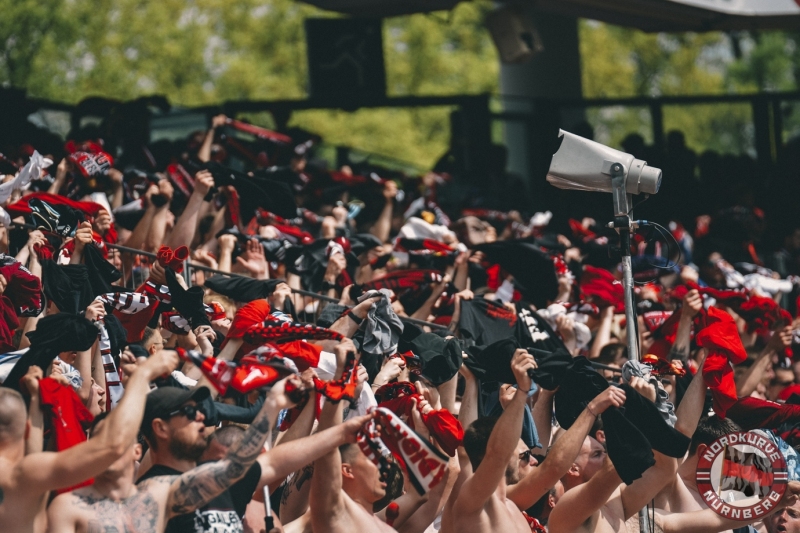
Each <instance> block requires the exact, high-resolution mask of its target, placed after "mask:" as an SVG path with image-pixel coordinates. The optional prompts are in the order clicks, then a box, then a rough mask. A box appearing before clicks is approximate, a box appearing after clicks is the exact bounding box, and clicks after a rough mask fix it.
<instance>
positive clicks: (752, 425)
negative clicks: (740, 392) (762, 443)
mask: <svg viewBox="0 0 800 533" xmlns="http://www.w3.org/2000/svg"><path fill="white" fill-rule="evenodd" d="M726 415H727V417H728V418H730V419H731V420H733V421H734V422H736V423H737V424H739V426H741V428H742V429H743V430H744V431H750V430H751V429H758V428H761V429H770V430H773V431H775V432H776V433H777V434H778V436H779V437H780V438H782V439H783V440H785V441H786V442H788V443H789V444H790V445H791V446H800V405H791V404H782V403H776V402H771V401H769V400H761V399H759V398H753V397H752V396H748V397H745V398H741V399H739V400H738V401H737V402H736V403H735V404H733V405H732V406H731V407H730V408H729V409H728V412H727V413H726Z"/></svg>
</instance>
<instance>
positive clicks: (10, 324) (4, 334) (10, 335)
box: [0, 294, 19, 353]
mask: <svg viewBox="0 0 800 533" xmlns="http://www.w3.org/2000/svg"><path fill="white" fill-rule="evenodd" d="M18 327H19V319H18V318H17V313H16V312H15V311H14V304H13V303H12V302H11V300H10V299H9V298H8V297H7V296H6V295H5V294H0V353H6V352H10V351H11V350H13V349H14V348H16V346H15V345H14V332H15V331H16V329H17V328H18Z"/></svg>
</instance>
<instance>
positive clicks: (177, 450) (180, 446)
mask: <svg viewBox="0 0 800 533" xmlns="http://www.w3.org/2000/svg"><path fill="white" fill-rule="evenodd" d="M207 446H208V443H207V442H206V440H205V439H198V440H196V441H193V442H185V441H182V440H180V439H177V438H172V439H171V440H170V441H169V451H170V453H172V456H173V457H175V458H176V459H183V460H189V461H195V462H197V461H198V460H199V459H200V456H201V455H203V452H204V451H206V447H207Z"/></svg>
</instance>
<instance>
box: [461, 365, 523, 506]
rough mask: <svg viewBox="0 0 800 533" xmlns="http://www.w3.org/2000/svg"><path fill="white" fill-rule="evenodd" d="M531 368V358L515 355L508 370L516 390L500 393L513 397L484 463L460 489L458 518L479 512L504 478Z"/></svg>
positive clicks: (494, 435)
mask: <svg viewBox="0 0 800 533" xmlns="http://www.w3.org/2000/svg"><path fill="white" fill-rule="evenodd" d="M533 368H536V363H535V362H534V360H533V356H532V355H530V354H529V353H528V352H526V351H525V350H523V349H518V350H517V351H515V352H514V358H513V359H512V360H511V369H512V370H513V372H514V376H515V377H516V379H517V385H518V387H519V388H518V389H516V390H515V389H513V388H510V390H509V389H505V390H503V389H501V391H500V394H501V395H502V394H509V395H510V394H512V391H513V397H512V398H511V399H510V401H509V403H508V404H507V406H506V409H505V411H503V414H502V415H500V418H499V419H498V420H497V423H496V424H495V426H494V429H493V430H492V434H491V436H490V437H489V442H488V443H487V445H486V453H485V454H484V457H483V460H482V461H481V463H480V465H479V466H478V468H477V469H476V470H475V471H474V473H473V474H472V476H471V477H470V478H469V479H467V480H466V481H465V482H464V484H463V486H462V487H461V490H460V491H459V494H458V498H457V499H456V502H455V504H454V507H453V512H455V513H457V514H459V515H474V514H476V513H478V512H480V510H481V509H483V506H484V505H485V504H486V502H487V501H488V500H489V498H491V496H492V494H493V493H494V491H495V490H497V487H498V485H499V484H500V481H501V480H502V479H503V476H505V473H506V468H507V467H508V462H509V460H510V459H511V455H512V454H513V453H514V450H515V449H516V446H517V443H518V442H519V436H520V432H521V431H522V416H523V413H524V411H525V400H526V399H527V391H529V390H530V388H531V378H530V377H528V370H530V369H533Z"/></svg>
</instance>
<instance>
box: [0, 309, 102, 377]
mask: <svg viewBox="0 0 800 533" xmlns="http://www.w3.org/2000/svg"><path fill="white" fill-rule="evenodd" d="M26 335H27V336H28V338H29V339H30V341H31V345H30V348H29V349H28V351H27V352H26V353H25V355H23V356H22V357H21V358H20V359H19V360H18V361H17V363H16V364H15V365H14V368H12V369H11V372H9V374H8V377H7V378H6V380H5V381H4V382H3V386H4V387H9V388H12V389H16V390H19V380H20V379H21V378H22V376H24V375H25V374H26V373H27V372H28V369H29V368H30V367H31V366H33V365H36V366H38V367H39V368H41V369H42V370H46V369H47V367H48V366H49V365H50V363H51V362H52V361H53V359H55V358H56V356H57V355H58V354H59V353H61V352H70V351H77V352H82V351H84V350H88V349H89V348H91V347H92V345H93V344H94V343H95V341H96V340H97V328H96V327H95V326H94V324H92V323H91V322H90V321H89V320H87V319H85V318H84V317H82V316H78V315H73V314H70V313H57V314H55V315H48V316H46V317H43V318H41V319H40V320H39V322H38V324H37V327H36V329H35V330H33V331H29V332H28V333H26Z"/></svg>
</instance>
